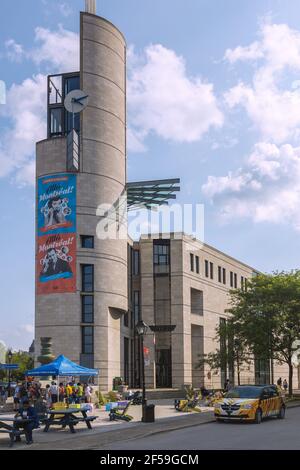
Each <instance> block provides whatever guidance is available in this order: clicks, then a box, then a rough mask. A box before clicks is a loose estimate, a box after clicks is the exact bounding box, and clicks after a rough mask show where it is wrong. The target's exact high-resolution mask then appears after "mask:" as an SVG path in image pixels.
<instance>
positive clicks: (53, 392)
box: [50, 382, 58, 403]
mask: <svg viewBox="0 0 300 470" xmlns="http://www.w3.org/2000/svg"><path fill="white" fill-rule="evenodd" d="M50 393H51V402H52V403H57V400H58V387H57V385H56V383H55V382H51V387H50Z"/></svg>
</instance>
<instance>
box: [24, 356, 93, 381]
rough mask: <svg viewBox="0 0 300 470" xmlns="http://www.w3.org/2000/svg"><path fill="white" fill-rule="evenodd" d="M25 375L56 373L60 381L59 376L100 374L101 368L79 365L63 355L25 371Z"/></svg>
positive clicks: (45, 375)
mask: <svg viewBox="0 0 300 470" xmlns="http://www.w3.org/2000/svg"><path fill="white" fill-rule="evenodd" d="M25 375H26V376H27V377H28V376H29V377H49V375H55V376H56V377H57V381H58V382H59V377H83V376H87V377H91V376H95V375H99V370H98V369H88V368H87V367H83V366H79V365H78V364H75V362H72V361H70V359H68V358H67V357H65V356H63V355H61V356H58V357H57V358H56V359H55V360H54V361H53V362H50V363H49V364H46V365H44V366H41V367H37V368H36V369H32V370H28V371H27V372H25Z"/></svg>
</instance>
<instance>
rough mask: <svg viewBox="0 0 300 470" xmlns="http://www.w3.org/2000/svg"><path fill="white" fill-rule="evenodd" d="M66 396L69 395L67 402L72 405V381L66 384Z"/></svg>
mask: <svg viewBox="0 0 300 470" xmlns="http://www.w3.org/2000/svg"><path fill="white" fill-rule="evenodd" d="M66 396H67V403H68V404H69V405H70V404H71V403H72V386H71V383H68V384H67V386H66Z"/></svg>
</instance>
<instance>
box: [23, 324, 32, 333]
mask: <svg viewBox="0 0 300 470" xmlns="http://www.w3.org/2000/svg"><path fill="white" fill-rule="evenodd" d="M20 330H21V332H25V333H30V334H31V333H34V326H33V325H32V324H31V323H30V324H27V325H21V327H20Z"/></svg>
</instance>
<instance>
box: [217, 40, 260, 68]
mask: <svg viewBox="0 0 300 470" xmlns="http://www.w3.org/2000/svg"><path fill="white" fill-rule="evenodd" d="M263 56H264V54H263V51H262V50H261V45H260V43H259V42H258V41H255V42H253V43H252V44H250V46H247V47H242V46H238V47H236V48H235V49H227V50H226V52H225V59H226V60H228V62H230V63H231V64H234V63H235V62H237V61H239V60H245V61H246V60H256V59H260V58H262V57H263Z"/></svg>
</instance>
